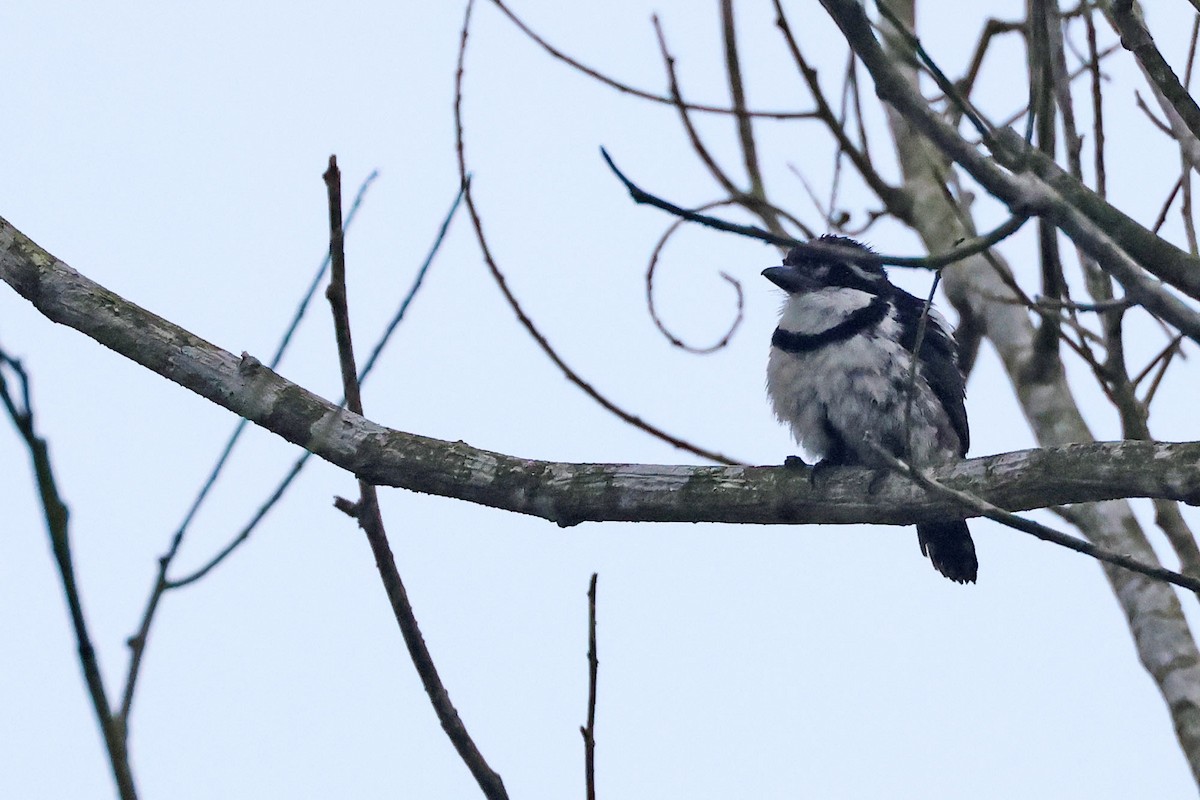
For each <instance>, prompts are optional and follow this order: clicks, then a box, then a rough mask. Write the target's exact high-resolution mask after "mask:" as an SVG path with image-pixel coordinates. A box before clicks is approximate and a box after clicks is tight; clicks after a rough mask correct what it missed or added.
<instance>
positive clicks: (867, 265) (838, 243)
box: [762, 234, 891, 294]
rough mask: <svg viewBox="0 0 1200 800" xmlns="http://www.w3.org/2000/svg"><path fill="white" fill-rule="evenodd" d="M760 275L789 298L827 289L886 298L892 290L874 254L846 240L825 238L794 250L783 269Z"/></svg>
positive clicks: (868, 249) (858, 243)
mask: <svg viewBox="0 0 1200 800" xmlns="http://www.w3.org/2000/svg"><path fill="white" fill-rule="evenodd" d="M762 274H763V277H765V278H766V279H767V280H769V281H770V282H771V283H773V284H775V285H776V286H778V287H779V288H780V289H783V290H784V291H785V292H787V293H788V294H805V293H807V292H815V291H819V290H821V289H830V288H842V289H858V290H860V291H863V292H869V293H870V294H886V293H887V292H888V291H889V290H890V288H891V284H890V283H889V282H888V279H887V274H886V273H884V271H883V266H882V265H881V264H880V263H879V260H878V258H876V257H875V251H873V250H872V249H871V248H869V247H867V246H866V245H864V244H861V243H860V242H856V241H855V240H853V239H850V238H848V237H846V236H833V235H828V234H827V235H825V236H822V237H820V238H818V239H813V240H812V241H811V242H808V243H807V244H802V245H797V246H796V247H793V248H792V249H791V250H789V251H788V254H787V255H786V256H784V259H783V265H782V266H779V267H768V268H767V269H765V270H763V273H762Z"/></svg>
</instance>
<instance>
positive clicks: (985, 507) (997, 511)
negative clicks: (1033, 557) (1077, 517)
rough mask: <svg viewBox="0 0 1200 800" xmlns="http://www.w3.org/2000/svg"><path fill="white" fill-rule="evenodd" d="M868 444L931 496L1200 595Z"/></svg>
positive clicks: (1191, 582) (1194, 585)
mask: <svg viewBox="0 0 1200 800" xmlns="http://www.w3.org/2000/svg"><path fill="white" fill-rule="evenodd" d="M867 444H868V446H870V447H871V449H872V450H873V451H874V452H875V454H876V455H877V456H879V457H880V458H881V459H883V461H884V462H886V463H887V464H888V466H890V467H891V468H892V469H893V470H895V471H896V472H899V473H900V474H902V475H907V476H908V477H909V478H911V479H912V480H913V482H914V483H917V484H919V485H920V486H923V487H924V488H926V489H928V490H929V491H931V492H936V493H937V494H940V495H942V496H943V497H946V498H951V499H954V500H956V501H958V502H959V503H962V505H963V506H964V507H965V508H969V509H972V510H973V511H975V512H976V513H978V514H981V515H983V516H985V517H987V518H988V519H992V520H995V521H996V522H999V523H1000V524H1002V525H1006V526H1008V527H1010V528H1013V529H1015V530H1019V531H1023V532H1025V533H1030V534H1033V535H1034V536H1036V537H1037V538H1039V539H1041V540H1042V541H1044V542H1050V543H1052V544H1056V545H1058V546H1060V547H1065V548H1067V549H1068V550H1074V551H1075V552H1077V553H1083V554H1084V555H1087V556H1091V557H1092V558H1094V559H1096V560H1097V561H1103V562H1105V563H1106V564H1112V565H1114V566H1117V567H1122V568H1124V569H1127V570H1129V571H1131V572H1137V573H1139V574H1141V575H1145V576H1146V577H1147V578H1152V579H1154V580H1156V581H1165V582H1166V583H1171V584H1174V585H1176V586H1182V587H1183V588H1184V589H1190V590H1191V591H1193V592H1197V593H1200V579H1198V578H1194V577H1192V576H1190V575H1183V574H1180V573H1178V572H1175V571H1174V570H1169V569H1166V568H1164V567H1160V566H1154V565H1152V564H1143V563H1142V562H1140V561H1138V560H1137V559H1134V558H1130V557H1129V556H1127V555H1122V554H1120V553H1114V552H1112V551H1110V550H1105V549H1104V548H1103V547H1097V546H1096V545H1094V544H1092V543H1091V542H1089V541H1086V540H1084V539H1080V538H1079V537H1077V536H1071V535H1070V534H1066V533H1062V532H1061V531H1056V530H1054V529H1053V528H1050V527H1047V526H1046V525H1042V524H1041V523H1038V522H1034V521H1032V520H1028V519H1025V518H1023V517H1019V516H1017V515H1016V514H1012V513H1009V512H1008V511H1005V510H1004V509H1002V508H998V507H996V506H994V505H992V504H991V503H989V502H987V501H986V500H984V499H982V498H980V497H976V496H975V495H973V494H971V493H969V492H962V491H959V490H957V489H951V488H950V487H949V486H946V485H945V484H942V483H939V482H938V481H936V480H934V479H933V478H931V477H930V476H929V475H927V474H926V473H925V472H923V471H922V470H920V469H917V468H916V467H914V466H912V465H911V464H907V463H905V462H904V461H901V460H900V459H898V458H896V457H895V456H893V455H892V454H891V453H889V452H887V451H886V450H884V449H883V448H882V447H880V446H879V445H877V444H875V443H873V442H870V441H868V442H867Z"/></svg>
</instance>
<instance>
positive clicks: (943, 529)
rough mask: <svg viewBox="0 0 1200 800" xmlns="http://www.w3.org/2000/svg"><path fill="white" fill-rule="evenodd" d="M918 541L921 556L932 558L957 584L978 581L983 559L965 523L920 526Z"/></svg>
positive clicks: (935, 565) (938, 523) (962, 521)
mask: <svg viewBox="0 0 1200 800" xmlns="http://www.w3.org/2000/svg"><path fill="white" fill-rule="evenodd" d="M917 540H918V541H919V542H920V543H921V555H925V556H929V560H930V561H932V562H933V567H934V569H936V570H937V571H938V572H940V573H942V574H943V575H945V576H946V577H947V578H949V579H950V580H952V581H955V582H956V583H974V582H975V577H976V575H977V574H978V573H979V560H978V559H977V558H976V557H975V543H974V542H972V541H971V531H970V530H968V528H967V523H966V521H965V520H961V519H960V520H955V521H954V522H927V523H925V524H924V525H918V526H917Z"/></svg>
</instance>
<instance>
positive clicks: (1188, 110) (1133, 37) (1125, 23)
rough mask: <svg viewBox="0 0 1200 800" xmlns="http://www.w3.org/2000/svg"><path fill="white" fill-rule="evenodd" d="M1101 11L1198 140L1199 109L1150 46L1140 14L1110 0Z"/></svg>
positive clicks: (1120, 0) (1129, 0) (1121, 0)
mask: <svg viewBox="0 0 1200 800" xmlns="http://www.w3.org/2000/svg"><path fill="white" fill-rule="evenodd" d="M1102 8H1105V10H1106V11H1107V13H1108V18H1109V20H1110V21H1111V22H1112V24H1113V27H1115V28H1116V29H1117V32H1118V33H1120V34H1121V46H1122V47H1124V48H1125V49H1126V50H1128V51H1129V52H1131V53H1133V55H1134V57H1135V58H1136V59H1137V60H1138V62H1139V63H1140V64H1141V65H1142V67H1143V70H1144V71H1145V73H1146V77H1147V78H1149V79H1150V81H1151V82H1152V83H1153V84H1154V86H1155V87H1157V89H1158V91H1159V92H1161V93H1162V96H1163V97H1164V98H1165V99H1166V100H1167V102H1169V103H1170V104H1171V106H1172V107H1173V108H1174V109H1175V111H1176V112H1178V114H1179V117H1180V119H1182V120H1183V122H1184V124H1185V125H1187V128H1188V130H1189V131H1191V133H1192V136H1193V137H1195V138H1197V139H1200V106H1197V105H1196V101H1195V100H1193V99H1192V96H1191V95H1190V94H1188V91H1187V89H1185V88H1184V86H1183V84H1181V83H1180V82H1179V78H1178V77H1177V76H1176V75H1175V72H1174V70H1172V69H1171V65H1170V64H1168V63H1167V60H1166V59H1165V58H1163V55H1162V53H1160V52H1159V50H1158V48H1157V47H1156V46H1155V45H1154V39H1153V37H1151V36H1150V31H1149V30H1148V29H1147V28H1146V26H1145V25H1144V24H1142V20H1141V14H1140V12H1139V11H1136V10H1135V9H1134V7H1133V0H1113V2H1111V3H1108V4H1105V5H1103V6H1102Z"/></svg>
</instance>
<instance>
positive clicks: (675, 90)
mask: <svg viewBox="0 0 1200 800" xmlns="http://www.w3.org/2000/svg"><path fill="white" fill-rule="evenodd" d="M650 21H651V24H653V25H654V35H655V38H656V39H657V40H658V51H659V54H660V55H661V56H662V59H663V66H664V68H665V69H666V70H667V83H668V86H669V88H670V92H671V99H672V100H674V101H675V108H676V109H677V110H678V111H679V121H680V122H681V123H682V124H683V129H684V131H685V132H686V133H687V137H688V142H689V143H690V144H691V145H692V150H694V151H695V152H696V155H697V156H698V157H699V158H700V161H701V162H703V164H704V166H705V167H707V168H708V172H709V174H710V175H712V176H713V180H715V181H716V182H717V183H718V184H720V185H721V188H722V189H724V190H725V192H726V193H727V194H728V195H729V196H730V198H732V199H734V200H736V201H738V202H741V203H743V204H744V203H745V201H746V193H745V192H743V191H742V190H741V189H739V188H738V187H737V186H736V185H735V184H734V182H733V180H732V179H731V178H730V177H729V175H728V174H726V172H725V170H724V169H722V168H721V165H719V164H718V163H717V160H716V158H714V157H713V155H712V153H710V152H709V150H708V148H707V147H706V146H705V145H704V140H703V139H701V138H700V132H699V131H698V130H696V126H695V125H693V124H692V117H691V115H690V114H689V113H688V110H687V106H686V104H685V103H684V102H683V90H682V89H680V88H679V76H678V75H677V74H676V72H675V58H674V56H672V55H671V51H670V50H669V49H668V48H667V39H666V36H664V35H663V30H662V24H661V23H660V22H659V20H658V15H657V14H655V15H653V16H651V18H650Z"/></svg>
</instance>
